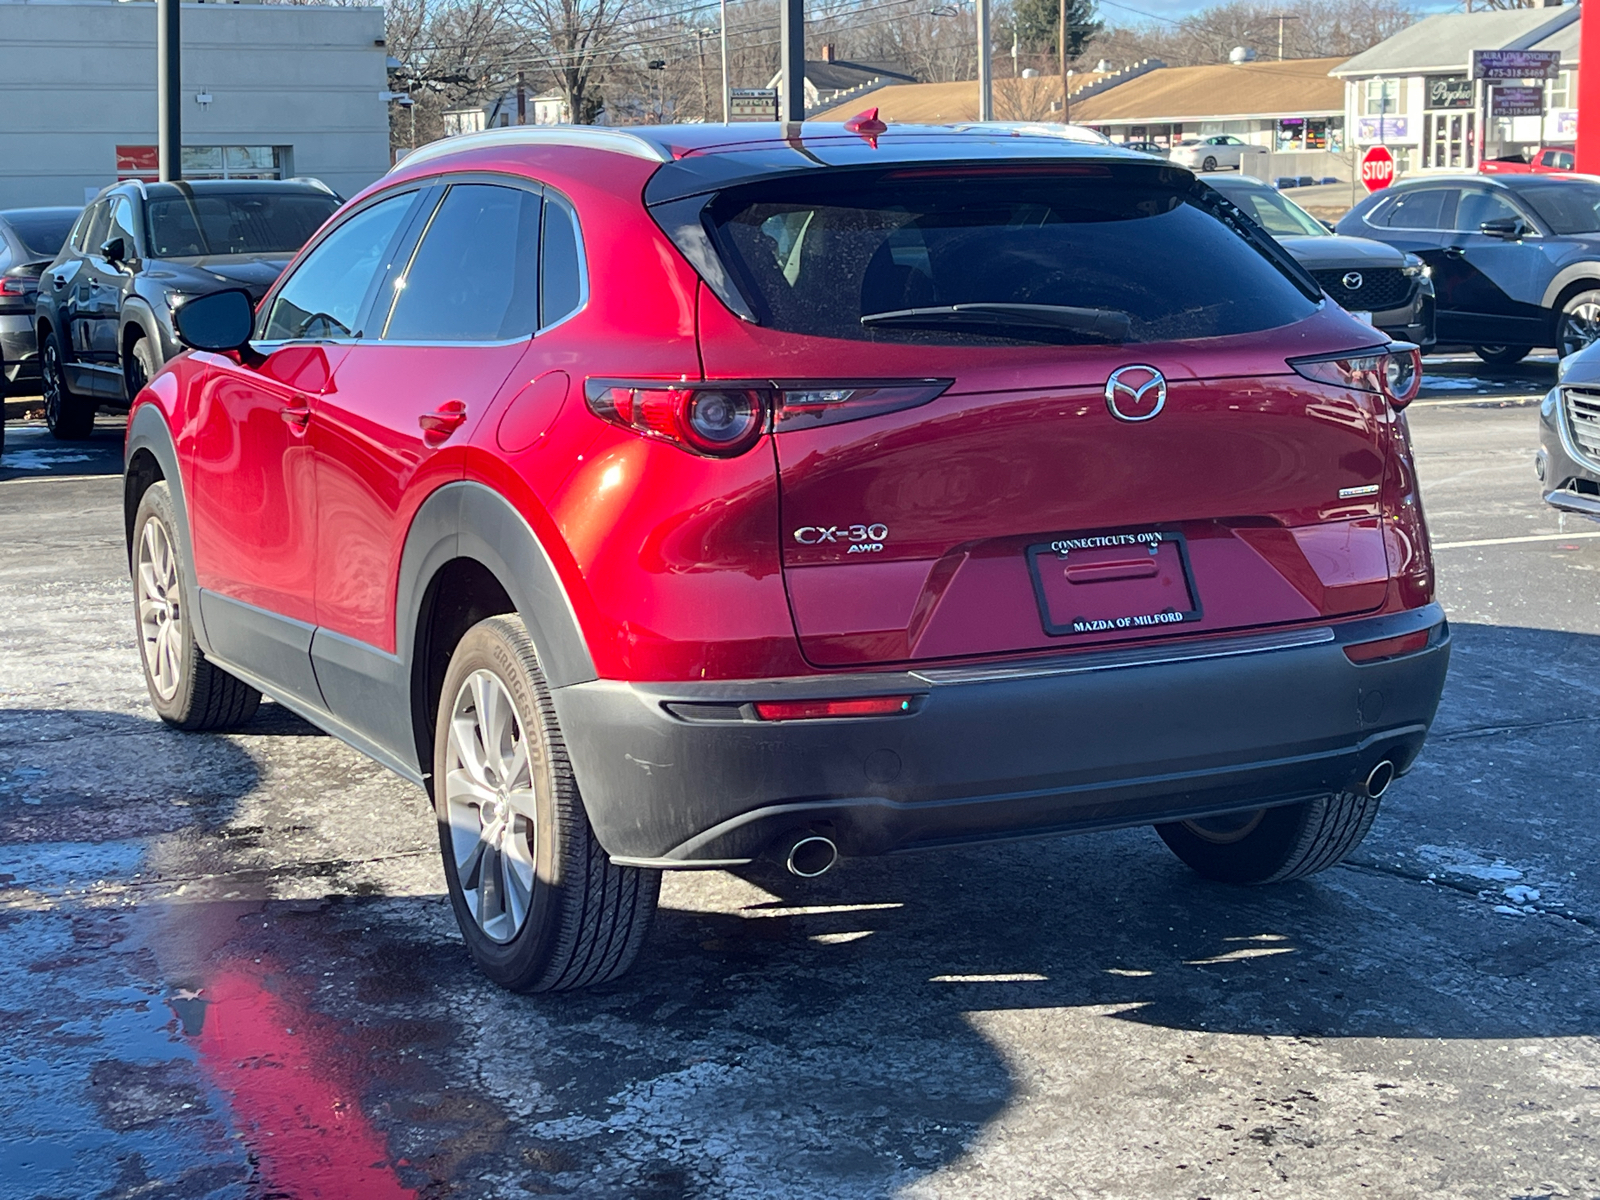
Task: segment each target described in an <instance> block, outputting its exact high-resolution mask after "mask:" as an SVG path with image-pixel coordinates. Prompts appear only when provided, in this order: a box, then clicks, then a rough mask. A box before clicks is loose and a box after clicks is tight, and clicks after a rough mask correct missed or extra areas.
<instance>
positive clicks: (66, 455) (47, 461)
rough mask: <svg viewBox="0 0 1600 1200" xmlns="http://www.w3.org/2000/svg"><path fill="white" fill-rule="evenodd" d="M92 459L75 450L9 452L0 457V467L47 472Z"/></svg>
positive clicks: (90, 456)
mask: <svg viewBox="0 0 1600 1200" xmlns="http://www.w3.org/2000/svg"><path fill="white" fill-rule="evenodd" d="M92 457H93V455H89V454H82V453H79V452H78V451H75V450H11V451H8V452H7V453H6V454H5V455H4V456H3V457H0V465H3V466H7V467H11V468H13V469H15V470H18V471H48V470H49V469H50V468H51V467H54V466H59V465H60V464H62V463H74V462H88V461H89V459H90V458H92Z"/></svg>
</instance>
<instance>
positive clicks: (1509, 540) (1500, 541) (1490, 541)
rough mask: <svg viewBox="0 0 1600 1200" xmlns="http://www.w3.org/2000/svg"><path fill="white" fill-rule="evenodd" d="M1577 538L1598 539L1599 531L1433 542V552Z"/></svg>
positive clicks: (1575, 539)
mask: <svg viewBox="0 0 1600 1200" xmlns="http://www.w3.org/2000/svg"><path fill="white" fill-rule="evenodd" d="M1579 538H1600V530H1595V531H1593V532H1589V533H1530V534H1527V535H1525V536H1523V537H1503V538H1477V539H1475V540H1473V541H1470V542H1435V543H1433V548H1434V549H1435V550H1464V549H1466V548H1467V547H1469V546H1516V545H1519V544H1521V543H1523V542H1572V541H1577V540H1578V539H1579Z"/></svg>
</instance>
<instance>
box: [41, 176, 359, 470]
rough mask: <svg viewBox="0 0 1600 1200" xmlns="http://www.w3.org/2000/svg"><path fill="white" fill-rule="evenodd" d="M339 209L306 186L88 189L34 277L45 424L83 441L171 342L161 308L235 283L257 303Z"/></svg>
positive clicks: (162, 358)
mask: <svg viewBox="0 0 1600 1200" xmlns="http://www.w3.org/2000/svg"><path fill="white" fill-rule="evenodd" d="M338 207H339V197H338V196H336V195H334V193H333V192H332V191H330V190H329V189H328V188H326V187H324V186H322V185H321V184H318V183H315V182H298V181H288V180H284V181H278V180H250V181H238V182H224V181H221V180H216V181H198V180H197V181H195V182H192V183H139V182H130V183H121V184H117V185H116V186H114V187H111V188H108V189H107V190H106V191H104V192H102V193H100V195H99V196H97V197H96V198H95V200H94V202H93V203H91V204H90V205H89V207H88V208H87V209H85V210H84V212H83V215H82V216H81V217H79V218H78V221H77V223H76V224H75V225H74V226H73V228H72V235H71V236H70V237H69V238H68V239H67V244H66V245H65V246H63V247H62V248H61V252H60V253H59V254H58V255H57V256H56V258H55V261H54V262H52V263H51V264H50V265H49V267H47V268H46V270H45V273H44V277H43V279H42V280H41V281H40V289H39V299H38V304H37V308H36V311H35V329H36V331H37V336H38V341H39V356H40V371H41V374H42V377H43V378H42V380H41V382H42V385H43V387H42V390H43V392H44V408H45V420H46V421H47V422H48V424H49V426H50V431H51V432H52V433H53V434H55V436H56V437H58V438H67V439H72V438H83V437H87V436H88V435H89V432H90V430H91V428H92V427H93V424H94V413H95V409H96V408H98V407H99V406H100V405H110V406H112V407H118V408H125V407H127V405H128V404H129V403H130V402H131V401H132V399H133V397H134V396H136V395H137V394H138V392H139V389H140V388H141V387H143V386H144V384H145V382H146V381H147V380H148V379H149V378H150V377H151V376H152V375H154V374H155V373H156V371H157V370H159V369H160V367H161V365H162V363H164V362H166V360H167V359H168V358H170V357H171V356H172V355H174V354H176V353H178V351H179V349H180V347H179V345H178V341H177V338H176V335H175V334H174V333H173V330H172V312H173V309H175V308H176V307H178V306H179V305H181V304H183V303H184V302H185V301H186V300H190V299H192V298H194V297H195V296H203V295H205V294H207V293H209V292H215V291H218V290H221V289H223V288H243V289H244V290H245V291H247V292H248V293H249V294H250V296H251V298H252V299H257V300H259V299H260V298H261V297H262V296H264V295H266V292H267V289H268V288H269V287H271V286H272V284H273V281H274V280H276V279H277V278H278V275H279V274H280V273H281V272H282V271H283V268H284V267H285V266H287V265H288V263H289V260H290V259H291V258H292V257H294V255H295V253H296V251H298V250H299V249H300V247H301V246H303V245H305V243H306V241H307V240H308V239H309V238H310V237H311V235H312V234H313V233H315V232H316V231H317V228H318V227H319V226H320V225H321V224H322V223H323V222H324V221H326V220H327V219H328V218H329V217H330V216H332V215H333V212H334V210H335V209H336V208H338Z"/></svg>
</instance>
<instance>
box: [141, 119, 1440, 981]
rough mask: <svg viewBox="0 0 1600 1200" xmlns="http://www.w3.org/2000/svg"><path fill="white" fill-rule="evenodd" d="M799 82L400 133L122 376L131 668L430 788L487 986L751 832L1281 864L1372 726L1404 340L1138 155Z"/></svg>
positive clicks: (181, 702)
mask: <svg viewBox="0 0 1600 1200" xmlns="http://www.w3.org/2000/svg"><path fill="white" fill-rule="evenodd" d="M849 130H850V127H849V126H848V125H846V126H844V127H840V126H837V125H834V126H826V125H819V126H808V127H807V131H806V133H804V134H803V135H798V136H796V135H793V134H792V133H791V135H790V136H784V129H783V127H779V126H741V127H738V128H737V129H735V130H728V129H725V128H720V127H711V126H688V127H681V128H673V127H660V128H656V129H653V130H650V131H648V132H635V131H622V130H601V129H573V128H566V129H532V128H515V129H507V130H496V131H492V132H487V133H484V134H480V135H469V136H464V137H457V138H452V139H450V140H449V141H448V142H445V143H438V144H435V145H433V146H431V147H427V148H424V149H423V150H421V151H419V152H417V153H415V154H413V155H411V156H410V157H408V158H407V159H405V160H404V161H403V162H402V163H401V164H400V165H399V166H398V167H397V168H396V169H395V170H393V171H392V172H390V174H389V175H388V176H387V177H386V178H384V179H383V180H381V181H380V182H379V183H377V184H376V185H374V186H373V187H372V188H370V189H368V190H367V191H366V192H365V193H364V194H362V195H361V196H359V197H357V198H356V199H355V200H353V201H352V202H350V203H349V204H347V205H346V206H344V207H343V208H342V209H341V210H340V211H339V212H338V213H337V214H336V216H335V217H334V218H333V219H332V220H331V221H330V222H329V223H328V224H327V225H326V226H325V227H324V228H323V229H322V230H320V231H319V232H318V233H317V234H316V235H315V236H314V237H313V239H312V240H311V242H310V243H309V245H308V246H307V248H306V249H305V250H304V251H303V252H302V253H301V254H300V256H299V257H298V258H297V259H296V260H295V262H294V263H293V264H291V266H290V267H289V268H288V270H287V271H286V272H285V274H284V275H283V277H282V278H281V279H280V280H279V281H278V282H277V283H276V284H275V285H274V286H273V287H272V289H271V290H270V291H269V292H268V293H267V295H266V296H265V298H264V299H263V300H262V302H261V303H260V305H259V306H258V308H257V309H256V310H255V311H254V312H252V309H251V305H250V303H249V300H248V297H247V295H246V294H245V293H244V292H243V291H232V292H220V293H216V294H213V295H210V296H205V297H201V298H196V299H193V300H190V301H188V302H187V303H185V304H184V305H183V306H182V307H180V308H178V310H177V317H176V324H177V328H178V331H179V334H180V336H181V337H182V338H183V340H184V341H185V342H186V344H187V345H189V346H190V347H192V348H193V350H194V352H193V353H190V354H186V355H183V356H181V357H179V358H177V359H176V360H175V361H173V362H172V363H170V364H169V365H168V366H167V367H166V369H165V370H163V371H162V372H161V373H160V374H159V375H158V376H157V377H156V378H155V379H154V380H153V381H152V382H151V383H150V385H149V386H148V387H147V388H146V389H145V390H144V391H142V392H141V393H140V394H139V396H138V398H137V402H136V404H135V406H134V411H133V413H132V416H131V421H130V425H129V434H128V441H127V476H126V502H127V529H128V538H129V553H130V558H131V566H132V570H133V577H134V581H135V591H136V603H137V617H138V632H139V643H140V646H141V648H142V651H143V660H144V665H145V673H146V679H147V682H148V684H149V690H150V695H151V697H152V700H153V702H154V705H155V707H156V709H157V711H158V712H159V713H160V714H161V716H162V717H163V718H165V719H166V720H167V721H168V722H169V723H171V724H173V725H176V726H178V727H180V728H185V729H219V728H225V727H231V726H237V725H239V724H240V723H242V722H244V721H246V720H248V719H249V717H250V716H251V714H252V713H253V712H254V711H255V709H256V705H257V703H258V702H259V700H260V697H261V695H262V694H265V695H267V696H270V697H272V698H273V699H274V700H276V701H278V702H279V703H281V704H283V705H285V706H287V707H288V708H290V709H293V710H294V711H296V712H298V713H300V714H302V715H303V716H305V717H306V718H307V719H308V720H310V721H312V722H315V723H316V724H317V725H319V726H321V727H322V728H324V729H326V730H328V731H329V732H331V733H333V734H335V735H337V736H339V737H341V738H343V739H345V740H346V741H348V742H349V743H350V744H352V745H354V746H356V747H358V748H359V749H361V750H363V751H365V752H366V753H367V754H369V755H371V756H372V757H373V758H375V759H376V760H378V761H379V762H381V763H383V764H385V765H387V766H388V767H390V768H392V769H393V770H394V771H395V772H397V773H398V774H400V775H401V776H403V777H405V778H406V779H408V780H411V781H413V782H415V783H419V784H422V785H424V786H425V787H427V788H428V790H429V793H430V795H431V796H432V800H433V804H434V806H435V809H436V811H437V814H438V822H439V830H440V840H441V844H442V847H443V853H444V871H445V875H446V878H447V880H448V884H449V890H450V898H451V903H452V905H453V907H454V909H455V913H456V916H457V917H458V919H459V921H460V925H461V929H462V932H463V934H464V937H465V940H466V943H467V945H468V947H469V948H470V950H471V952H472V954H473V956H474V957H475V959H476V960H477V962H478V963H479V964H480V965H481V967H482V968H483V970H484V971H485V972H486V973H487V974H488V975H489V976H490V977H491V978H493V979H494V980H496V981H497V982H499V983H500V984H503V985H505V986H506V987H510V988H515V989H520V990H540V989H552V988H569V987H576V986H581V985H585V984H591V983H595V982H599V981H602V980H607V979H611V978H614V977H615V976H617V975H619V974H620V973H621V972H622V971H624V970H625V969H626V968H627V966H628V965H629V963H630V962H631V961H632V960H633V959H634V957H635V956H636V955H637V954H638V952H639V949H640V944H641V942H642V940H643V939H644V937H645V933H646V929H647V926H648V924H649V920H650V916H651V913H652V911H653V909H654V906H655V903H656V897H657V893H658V888H659V882H660V873H661V872H662V871H663V870H667V869H673V868H691V867H724V868H726V867H738V866H740V865H742V864H747V863H750V862H751V861H752V860H754V859H755V858H756V857H757V856H762V855H772V856H775V857H776V858H777V859H778V860H780V861H782V862H785V863H787V865H788V867H789V869H790V870H792V871H794V872H795V873H796V874H799V875H816V874H820V873H821V872H822V871H824V870H826V869H828V868H829V867H830V866H831V865H832V863H833V862H834V860H835V858H836V856H839V855H845V856H860V855H876V854H885V853H891V852H899V851H907V850H915V849H924V848H929V847H934V846H942V845H949V844H955V843H966V842H976V841H982V840H985V839H996V838H1013V837H1018V836H1024V835H1039V834H1059V833H1063V832H1069V831H1079V830H1092V829H1106V828H1112V827H1117V826H1126V825H1133V824H1153V825H1155V826H1156V828H1157V830H1158V831H1159V833H1160V835H1161V837H1162V839H1163V840H1164V841H1165V842H1166V843H1167V845H1168V846H1170V847H1171V848H1172V850H1173V851H1174V852H1175V853H1176V854H1177V855H1178V857H1179V858H1181V859H1182V860H1183V861H1184V862H1186V863H1187V864H1189V866H1191V867H1192V868H1194V870H1196V871H1198V872H1199V873H1200V874H1202V875H1204V876H1206V877H1209V878H1212V879H1220V880H1229V881H1234V882H1238V883H1267V882H1273V881H1278V880H1285V879H1292V878H1296V877H1298V876H1303V875H1306V874H1308V873H1310V872H1313V871H1318V870H1321V869H1322V868H1325V867H1327V866H1330V865H1331V864H1333V863H1336V862H1338V861H1339V860H1340V859H1341V858H1342V857H1343V856H1344V855H1346V854H1348V853H1349V852H1350V851H1351V849H1352V848H1353V847H1355V846H1356V845H1357V844H1358V843H1359V842H1360V841H1361V839H1362V837H1363V836H1364V835H1365V833H1366V832H1367V829H1368V827H1369V826H1370V825H1371V823H1372V820H1373V816H1374V814H1375V812H1376V810H1377V806H1378V799H1379V797H1380V796H1381V795H1382V794H1383V792H1384V789H1385V788H1386V787H1387V786H1388V785H1389V783H1390V781H1391V780H1392V779H1393V778H1394V777H1395V776H1396V775H1399V774H1401V773H1403V772H1404V771H1405V770H1406V769H1407V768H1408V767H1409V766H1410V765H1411V763H1412V762H1413V760H1414V759H1415V758H1416V756H1417V754H1418V752H1419V751H1420V749H1421V747H1422V743H1423V739H1424V737H1425V735H1426V733H1427V730H1428V726H1429V723H1430V722H1431V720H1432V719H1433V715H1434V710H1435V708H1436V706H1437V704H1438V700H1439V694H1440V690H1441V688H1442V686H1443V682H1444V676H1445V669H1446V664H1447V660H1448V654H1449V634H1448V629H1447V627H1446V624H1445V620H1444V616H1443V613H1442V612H1441V610H1440V608H1439V607H1438V606H1437V605H1436V604H1435V603H1434V602H1433V568H1432V560H1431V557H1430V551H1429V547H1428V537H1427V531H1426V528H1425V526H1424V523H1423V515H1422V509H1421V507H1420V505H1419V503H1418V497H1417V483H1416V476H1415V471H1414V468H1413V464H1412V457H1411V451H1410V446H1409V439H1408V434H1407V430H1406V423H1405V418H1404V416H1403V415H1402V412H1401V410H1402V409H1403V408H1404V407H1405V405H1406V403H1407V401H1408V400H1409V399H1410V398H1411V396H1412V394H1413V393H1414V391H1415V389H1416V386H1417V382H1418V357H1417V353H1416V349H1415V347H1412V346H1403V345H1398V344H1391V343H1389V342H1388V341H1387V339H1385V338H1384V337H1383V335H1381V334H1378V333H1376V332H1375V331H1374V330H1373V329H1372V327H1371V326H1369V325H1365V324H1363V323H1361V322H1358V321H1356V320H1355V319H1354V318H1352V317H1350V316H1349V315H1348V314H1347V313H1345V312H1343V311H1341V310H1340V309H1339V308H1338V307H1337V306H1336V305H1334V304H1331V303H1329V302H1327V301H1326V300H1325V299H1324V297H1323V295H1322V291H1321V289H1320V288H1319V287H1318V286H1317V284H1316V282H1315V281H1314V280H1313V279H1311V278H1310V277H1309V276H1307V275H1306V274H1305V272H1304V271H1303V270H1302V269H1301V268H1300V267H1299V266H1297V265H1296V264H1295V262H1294V261H1293V260H1292V259H1291V258H1289V257H1288V255H1287V254H1286V253H1285V252H1284V251H1283V250H1282V249H1281V248H1279V247H1278V246H1276V244H1275V243H1273V242H1272V241H1271V239H1270V238H1268V237H1267V236H1266V235H1265V234H1264V233H1263V232H1262V231H1261V230H1260V228H1259V227H1258V226H1256V225H1255V224H1254V223H1253V222H1250V221H1247V220H1244V219H1243V218H1241V217H1239V215H1238V212H1237V210H1236V209H1234V208H1233V207H1232V206H1231V205H1228V204H1227V203H1226V202H1225V201H1223V200H1221V198H1220V197H1218V195H1217V194H1216V193H1215V192H1213V191H1211V189H1209V188H1207V187H1206V186H1205V185H1203V184H1201V183H1198V182H1197V181H1196V180H1195V178H1194V176H1193V175H1192V174H1190V173H1189V172H1188V171H1187V170H1185V169H1183V168H1179V167H1174V166H1171V165H1169V164H1167V163H1163V162H1157V161H1154V160H1152V159H1150V158H1148V157H1145V156H1141V155H1136V154H1131V153H1128V152H1125V151H1121V150H1118V149H1115V148H1113V147H1110V146H1098V145H1088V144H1081V143H1074V142H1070V141H1067V140H1064V139H1060V138H1054V137H1038V136H1027V135H1016V134H1013V133H1010V132H1005V131H994V130H981V129H978V130H971V131H967V132H961V131H954V130H946V129H939V128H907V129H903V130H889V131H887V132H884V133H882V134H881V136H856V135H855V134H853V133H851V132H850V131H849Z"/></svg>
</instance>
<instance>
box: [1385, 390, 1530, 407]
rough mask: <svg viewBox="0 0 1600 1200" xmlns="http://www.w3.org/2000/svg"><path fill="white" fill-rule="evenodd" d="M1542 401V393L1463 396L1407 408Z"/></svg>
mask: <svg viewBox="0 0 1600 1200" xmlns="http://www.w3.org/2000/svg"><path fill="white" fill-rule="evenodd" d="M1543 399H1544V393H1543V392H1540V393H1539V394H1538V395H1537V396H1532V395H1529V396H1463V397H1460V398H1459V399H1454V398H1453V399H1450V400H1413V401H1412V402H1411V404H1410V405H1409V407H1411V408H1446V407H1450V406H1455V405H1461V404H1515V405H1518V406H1521V405H1526V404H1537V403H1539V401H1541V400H1543Z"/></svg>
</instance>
